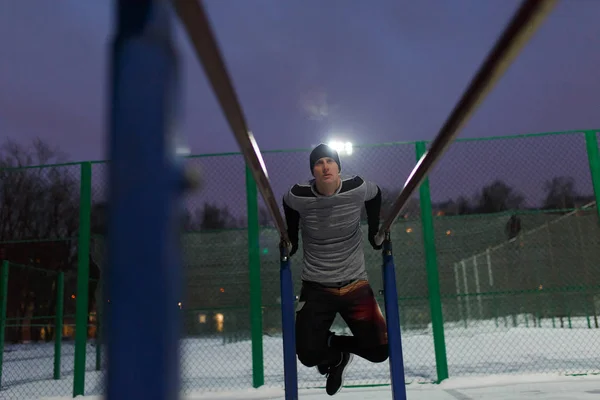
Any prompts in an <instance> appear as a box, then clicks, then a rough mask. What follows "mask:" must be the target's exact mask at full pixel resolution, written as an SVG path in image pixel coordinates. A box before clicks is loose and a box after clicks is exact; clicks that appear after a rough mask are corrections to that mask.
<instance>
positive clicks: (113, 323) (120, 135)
mask: <svg viewBox="0 0 600 400" xmlns="http://www.w3.org/2000/svg"><path fill="white" fill-rule="evenodd" d="M115 4H116V21H115V28H116V35H115V36H114V38H113V40H114V41H113V42H112V49H111V50H112V60H111V61H112V64H111V71H110V72H111V76H110V79H111V83H112V93H111V98H110V105H109V114H110V125H109V129H110V143H109V149H110V155H109V160H110V164H109V168H110V172H109V182H110V187H109V202H108V237H107V239H108V249H107V250H108V264H107V268H106V275H105V279H106V280H107V285H105V286H106V291H105V293H104V296H105V297H104V299H105V301H106V302H108V303H105V305H106V306H108V307H106V308H107V320H106V321H107V326H106V328H107V330H106V332H107V348H108V374H107V386H108V389H107V392H106V397H107V399H109V400H131V399H156V400H167V399H169V400H173V399H177V398H179V378H180V376H179V374H180V369H179V338H180V310H179V308H178V306H177V303H178V302H179V301H181V300H182V298H181V297H180V294H181V291H180V288H181V287H180V285H181V260H180V254H181V251H180V244H179V234H180V228H181V226H180V219H178V216H180V210H181V207H182V205H181V203H180V202H181V195H182V192H183V189H184V183H185V182H184V174H183V169H182V160H181V159H179V158H178V157H177V156H176V149H175V143H174V141H175V132H174V130H175V128H176V126H175V119H176V101H175V100H176V98H175V97H176V95H177V93H176V92H177V87H176V83H177V82H176V81H177V56H176V54H175V49H174V47H173V44H172V39H171V35H172V33H171V30H172V27H171V18H172V16H171V15H170V13H171V10H170V3H169V2H168V1H160V0H158V1H157V0H136V1H131V0H117V1H116V2H115Z"/></svg>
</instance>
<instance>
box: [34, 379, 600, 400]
mask: <svg viewBox="0 0 600 400" xmlns="http://www.w3.org/2000/svg"><path fill="white" fill-rule="evenodd" d="M298 395H299V396H298V397H299V398H300V399H307V400H325V399H331V398H332V397H330V396H328V395H327V394H326V393H325V392H324V390H322V389H300V391H299V393H298ZM406 395H407V396H406V397H407V400H592V399H596V398H598V395H600V376H585V377H558V376H553V375H520V376H514V375H512V376H489V377H479V378H471V379H465V378H451V379H449V380H447V381H445V382H443V383H442V384H440V385H433V384H424V385H418V386H408V388H407V392H406ZM334 398H336V399H340V400H341V399H344V400H391V399H392V394H391V389H390V388H389V387H377V388H348V389H346V388H345V389H343V390H342V391H341V392H340V393H338V394H337V395H336V396H335V397H334ZM68 399H69V398H68V397H40V398H39V400H68ZM78 399H79V400H103V399H102V396H84V397H78ZM181 399H182V400H234V399H239V400H284V399H285V393H284V391H283V389H281V388H259V389H247V390H239V391H228V392H220V393H199V394H193V393H192V394H187V395H184V396H182V397H181ZM132 400H133V399H132ZM135 400H137V399H135ZM396 400H398V399H396Z"/></svg>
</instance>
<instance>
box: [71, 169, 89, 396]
mask: <svg viewBox="0 0 600 400" xmlns="http://www.w3.org/2000/svg"><path fill="white" fill-rule="evenodd" d="M79 196H80V197H79V236H78V238H77V302H76V310H75V371H74V376H73V397H76V396H83V395H84V391H85V356H86V347H87V332H88V289H89V288H88V285H89V280H90V279H89V278H90V214H91V208H92V164H91V163H90V162H84V163H81V191H80V194H79Z"/></svg>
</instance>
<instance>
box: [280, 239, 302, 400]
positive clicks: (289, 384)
mask: <svg viewBox="0 0 600 400" xmlns="http://www.w3.org/2000/svg"><path fill="white" fill-rule="evenodd" d="M279 250H280V256H281V258H280V262H281V264H280V270H279V279H280V285H281V329H282V331H283V332H282V335H283V375H284V384H285V400H298V368H297V364H296V330H295V310H294V300H295V296H294V284H293V281H292V270H291V268H290V257H289V251H288V248H287V246H286V245H285V244H284V243H283V242H282V243H281V244H280V246H279Z"/></svg>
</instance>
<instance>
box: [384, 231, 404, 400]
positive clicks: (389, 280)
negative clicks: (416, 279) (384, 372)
mask: <svg viewBox="0 0 600 400" xmlns="http://www.w3.org/2000/svg"><path fill="white" fill-rule="evenodd" d="M382 254H383V266H382V270H383V271H382V272H383V298H384V300H385V318H386V320H387V331H388V343H389V349H390V359H389V363H390V377H391V381H392V398H393V400H406V381H405V378H404V356H403V355H402V335H401V334H400V312H399V311H398V290H397V288H396V267H395V265H394V255H393V253H392V242H391V240H390V234H389V232H387V233H386V235H385V240H384V241H383V252H382Z"/></svg>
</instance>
